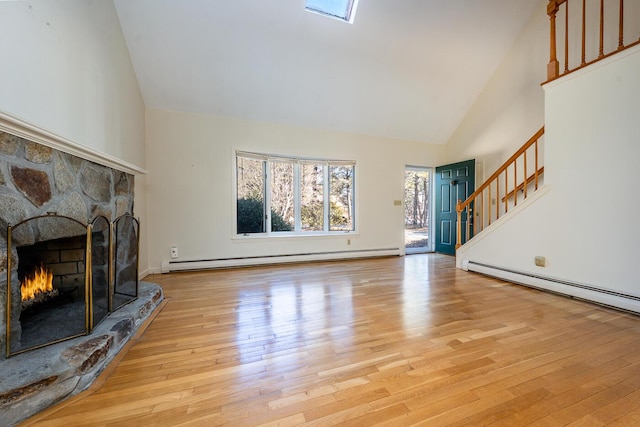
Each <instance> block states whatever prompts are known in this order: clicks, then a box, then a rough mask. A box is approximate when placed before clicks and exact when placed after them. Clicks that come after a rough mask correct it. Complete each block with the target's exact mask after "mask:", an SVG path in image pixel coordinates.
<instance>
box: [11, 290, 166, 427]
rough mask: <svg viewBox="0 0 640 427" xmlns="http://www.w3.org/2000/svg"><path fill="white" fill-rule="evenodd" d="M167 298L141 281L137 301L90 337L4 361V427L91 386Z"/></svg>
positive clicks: (113, 315) (125, 307) (123, 309)
mask: <svg viewBox="0 0 640 427" xmlns="http://www.w3.org/2000/svg"><path fill="white" fill-rule="evenodd" d="M162 299H163V294H162V289H161V288H160V287H159V286H158V285H155V284H153V283H148V282H140V292H139V297H138V299H137V300H136V301H134V302H132V303H130V304H128V305H126V306H124V307H123V308H121V309H120V310H118V311H116V312H115V313H112V314H111V315H110V316H109V317H107V318H106V319H105V320H104V321H103V322H102V323H101V324H100V325H98V327H97V328H96V329H94V331H93V333H92V334H91V335H89V336H83V337H80V338H75V339H72V340H69V341H64V342H61V343H58V344H54V345H51V346H48V347H44V348H40V349H37V350H32V351H30V352H27V353H22V354H18V355H17V356H13V357H11V358H9V359H6V360H1V361H0V372H2V375H1V376H0V425H2V426H11V425H15V424H16V423H18V422H20V421H22V420H24V419H26V418H28V417H30V416H32V415H35V414H37V413H38V412H40V411H42V410H43V409H46V408H47V407H49V406H51V405H53V404H55V403H57V402H59V401H61V400H63V399H65V398H67V397H70V396H73V395H74V394H77V393H79V392H81V391H82V390H84V389H86V388H87V387H89V385H91V383H92V382H93V381H94V380H95V379H96V378H97V377H98V375H100V373H101V372H102V371H103V370H104V368H105V367H106V366H107V365H108V364H109V362H111V361H112V360H113V358H114V357H115V356H116V355H117V354H118V352H119V351H120V350H121V349H122V347H123V346H124V345H125V344H126V342H127V341H128V340H129V339H130V338H131V337H132V336H133V335H134V334H135V332H136V330H137V329H138V328H139V326H140V325H141V324H142V323H143V322H144V320H145V319H146V318H147V317H149V315H150V314H151V313H153V311H154V310H155V308H156V307H157V306H158V304H160V302H161V301H162Z"/></svg>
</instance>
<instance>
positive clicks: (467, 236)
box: [464, 199, 475, 243]
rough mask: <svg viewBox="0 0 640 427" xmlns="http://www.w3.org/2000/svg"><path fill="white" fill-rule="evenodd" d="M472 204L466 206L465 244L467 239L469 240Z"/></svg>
mask: <svg viewBox="0 0 640 427" xmlns="http://www.w3.org/2000/svg"><path fill="white" fill-rule="evenodd" d="M474 200H475V199H474ZM472 203H473V202H469V204H468V205H467V234H466V235H465V239H464V241H465V243H466V242H468V241H469V239H470V238H471V233H470V231H471V211H472V209H471V204H472Z"/></svg>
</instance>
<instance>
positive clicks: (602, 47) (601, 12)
mask: <svg viewBox="0 0 640 427" xmlns="http://www.w3.org/2000/svg"><path fill="white" fill-rule="evenodd" d="M603 56H604V0H600V50H599V51H598V58H602V57H603Z"/></svg>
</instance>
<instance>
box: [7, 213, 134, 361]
mask: <svg viewBox="0 0 640 427" xmlns="http://www.w3.org/2000/svg"><path fill="white" fill-rule="evenodd" d="M138 229H139V225H138V221H137V220H136V219H135V218H133V217H132V216H131V215H128V214H126V215H123V216H122V217H119V218H118V219H117V220H116V221H115V222H114V223H110V222H109V221H108V220H107V219H106V218H105V217H97V218H96V219H94V221H93V222H92V223H90V224H88V225H84V224H82V223H80V222H79V221H77V220H75V219H73V218H69V217H65V216H61V215H56V214H47V215H43V216H38V217H34V218H29V219H27V220H24V221H22V222H20V223H18V224H17V225H15V226H13V227H11V226H9V227H8V230H7V236H8V239H7V241H8V248H9V251H10V252H11V250H12V247H15V251H16V252H15V253H17V263H16V266H15V267H14V266H13V265H11V259H10V257H9V259H8V261H7V263H8V265H7V267H8V268H7V271H10V272H11V274H10V275H9V276H8V277H9V280H7V307H8V312H7V345H6V357H10V356H11V355H14V354H18V353H23V352H25V351H28V350H32V349H36V348H40V347H43V346H46V345H49V344H53V343H56V342H60V341H63V340H66V339H71V338H75V337H78V336H81V335H86V334H88V333H90V332H91V330H92V329H93V328H94V327H95V326H97V325H98V324H99V323H100V321H101V320H103V319H104V318H105V317H106V316H108V314H109V313H111V312H113V311H115V310H117V308H119V307H121V306H122V305H124V304H127V303H129V302H131V301H133V300H134V299H136V298H137V291H138V280H137V255H138ZM127 272H129V274H127ZM11 277H15V278H17V279H18V280H17V281H15V280H11ZM112 278H113V279H112ZM123 289H126V290H127V292H124V293H123V292H122V290H123Z"/></svg>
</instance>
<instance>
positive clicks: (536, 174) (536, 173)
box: [534, 139, 539, 190]
mask: <svg viewBox="0 0 640 427" xmlns="http://www.w3.org/2000/svg"><path fill="white" fill-rule="evenodd" d="M535 146H536V148H535V150H536V151H535V153H536V156H535V157H536V162H535V163H536V170H535V172H534V174H535V177H536V190H537V189H538V169H539V167H538V140H537V139H536V142H535Z"/></svg>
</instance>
